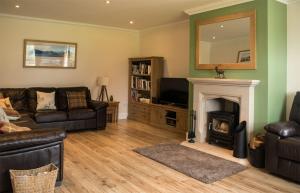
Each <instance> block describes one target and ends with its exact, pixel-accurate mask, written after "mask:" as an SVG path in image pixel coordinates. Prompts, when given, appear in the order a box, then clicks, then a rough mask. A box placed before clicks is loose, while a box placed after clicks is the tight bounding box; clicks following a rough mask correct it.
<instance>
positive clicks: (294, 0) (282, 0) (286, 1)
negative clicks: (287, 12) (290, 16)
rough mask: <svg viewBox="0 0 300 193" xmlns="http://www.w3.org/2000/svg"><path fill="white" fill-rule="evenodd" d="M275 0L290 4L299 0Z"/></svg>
mask: <svg viewBox="0 0 300 193" xmlns="http://www.w3.org/2000/svg"><path fill="white" fill-rule="evenodd" d="M276 1H278V2H280V3H284V4H292V3H296V2H299V0H276Z"/></svg>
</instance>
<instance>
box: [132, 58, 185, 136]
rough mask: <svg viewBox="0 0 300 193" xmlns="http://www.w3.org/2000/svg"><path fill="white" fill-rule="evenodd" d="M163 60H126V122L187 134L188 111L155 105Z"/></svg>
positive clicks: (161, 75)
mask: <svg viewBox="0 0 300 193" xmlns="http://www.w3.org/2000/svg"><path fill="white" fill-rule="evenodd" d="M163 65H164V59H163V57H146V58H129V96H128V99H129V100H128V119H132V120H136V121H140V122H143V123H146V124H149V125H152V126H155V127H159V128H164V129H173V130H174V131H178V132H186V131H187V126H188V110H187V109H184V108H179V107H174V106H169V105H161V104H157V101H158V99H159V89H160V88H159V81H160V78H161V77H163Z"/></svg>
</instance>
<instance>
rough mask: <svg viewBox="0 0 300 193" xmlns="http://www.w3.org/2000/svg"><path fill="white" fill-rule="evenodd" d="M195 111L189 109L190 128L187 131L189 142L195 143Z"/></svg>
mask: <svg viewBox="0 0 300 193" xmlns="http://www.w3.org/2000/svg"><path fill="white" fill-rule="evenodd" d="M195 124H196V111H191V123H190V129H189V132H188V139H189V143H195V140H194V138H195V137H196V136H195V127H196V125H195Z"/></svg>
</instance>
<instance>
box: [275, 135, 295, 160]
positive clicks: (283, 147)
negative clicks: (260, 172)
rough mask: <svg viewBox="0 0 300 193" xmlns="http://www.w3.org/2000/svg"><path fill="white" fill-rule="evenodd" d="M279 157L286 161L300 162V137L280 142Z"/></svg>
mask: <svg viewBox="0 0 300 193" xmlns="http://www.w3.org/2000/svg"><path fill="white" fill-rule="evenodd" d="M278 155H279V157H281V158H284V159H289V160H293V161H297V162H300V137H289V138H285V139H281V140H279V141H278Z"/></svg>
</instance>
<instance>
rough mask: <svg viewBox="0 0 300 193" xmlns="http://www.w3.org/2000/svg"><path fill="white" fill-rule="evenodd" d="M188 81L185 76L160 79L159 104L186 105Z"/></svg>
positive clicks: (185, 106)
mask: <svg viewBox="0 0 300 193" xmlns="http://www.w3.org/2000/svg"><path fill="white" fill-rule="evenodd" d="M188 100H189V83H188V81H187V80H186V79H185V78H161V79H160V98H159V103H160V104H166V105H174V106H179V107H184V108H187V107H188Z"/></svg>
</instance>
